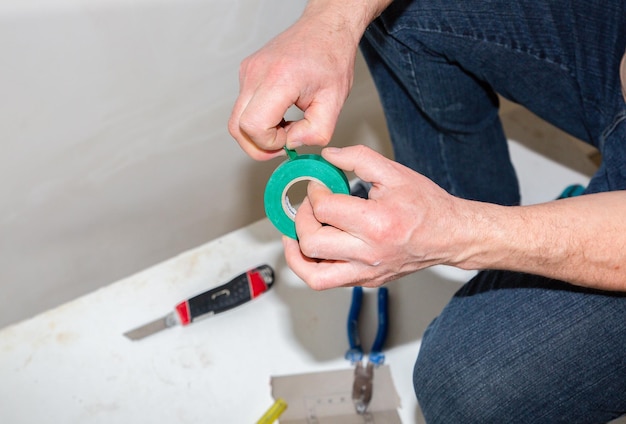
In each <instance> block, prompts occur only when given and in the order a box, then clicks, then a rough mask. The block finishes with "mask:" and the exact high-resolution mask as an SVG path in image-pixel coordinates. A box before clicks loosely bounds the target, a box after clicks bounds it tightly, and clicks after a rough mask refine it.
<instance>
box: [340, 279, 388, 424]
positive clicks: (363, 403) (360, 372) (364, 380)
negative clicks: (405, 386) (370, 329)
mask: <svg viewBox="0 0 626 424" xmlns="http://www.w3.org/2000/svg"><path fill="white" fill-rule="evenodd" d="M388 297H389V293H388V289H387V288H386V287H381V288H379V289H378V330H377V331H376V339H375V340H374V344H373V345H372V349H371V351H370V354H369V360H368V361H367V365H365V366H364V365H363V361H362V360H363V347H362V346H361V339H360V337H359V315H360V313H361V303H362V301H363V287H354V288H353V289H352V303H351V305H350V312H349V314H348V342H349V344H350V349H348V351H347V352H346V359H348V360H350V362H351V363H352V364H353V365H355V369H354V383H353V385H352V402H353V403H354V407H355V409H356V412H357V413H358V414H360V415H362V414H365V413H366V411H367V407H368V406H369V403H370V401H371V400H372V390H373V387H372V383H373V379H374V368H376V367H378V366H379V365H382V364H383V363H384V362H385V355H384V354H383V352H382V350H383V345H384V344H385V340H386V339H387V329H388V327H389V314H388V312H387V299H388Z"/></svg>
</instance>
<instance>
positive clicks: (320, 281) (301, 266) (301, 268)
mask: <svg viewBox="0 0 626 424" xmlns="http://www.w3.org/2000/svg"><path fill="white" fill-rule="evenodd" d="M283 247H284V250H285V259H286V260H287V265H288V266H289V268H291V270H292V271H293V272H294V273H295V274H296V275H297V276H298V277H299V278H300V279H301V280H302V281H304V282H305V283H306V284H307V285H308V286H310V287H311V288H312V289H315V290H327V289H331V288H335V287H341V286H346V285H351V284H354V282H353V281H352V280H351V278H350V277H352V276H354V275H356V273H355V269H354V266H353V265H351V264H349V263H347V262H339V261H318V260H315V259H311V258H308V257H307V256H305V255H304V254H303V253H302V252H301V251H300V245H299V244H298V242H297V241H296V240H293V239H291V238H289V237H283Z"/></svg>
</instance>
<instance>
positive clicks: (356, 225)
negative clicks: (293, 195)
mask: <svg viewBox="0 0 626 424" xmlns="http://www.w3.org/2000/svg"><path fill="white" fill-rule="evenodd" d="M307 201H308V204H309V208H310V210H311V214H312V215H313V216H314V217H315V219H316V220H317V221H319V222H321V223H323V224H328V225H331V226H333V227H335V228H338V229H340V230H342V231H344V232H347V233H349V234H351V235H355V236H358V234H360V233H361V232H362V229H363V228H364V227H370V226H371V225H374V222H372V220H371V214H370V213H369V212H370V211H371V207H372V206H371V201H368V200H366V199H362V198H360V197H356V196H349V195H345V194H334V193H332V192H331V191H330V190H329V189H328V187H326V186H325V185H322V184H319V183H317V182H315V181H311V182H310V183H309V185H308V187H307ZM303 221H304V220H303ZM303 225H304V224H303ZM303 229H304V227H303ZM307 231H308V232H312V229H309V228H307Z"/></svg>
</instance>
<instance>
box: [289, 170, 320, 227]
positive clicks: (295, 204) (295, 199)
mask: <svg viewBox="0 0 626 424" xmlns="http://www.w3.org/2000/svg"><path fill="white" fill-rule="evenodd" d="M309 181H316V182H318V183H320V184H324V183H322V182H321V181H320V180H318V179H317V178H312V177H301V178H297V179H295V180H293V181H291V182H290V183H289V184H288V185H287V187H285V189H284V190H283V210H284V211H285V214H287V216H288V217H289V218H291V219H292V220H293V219H295V218H296V212H297V211H298V208H299V207H300V205H301V204H302V201H303V200H304V198H305V197H306V191H307V187H308V185H309Z"/></svg>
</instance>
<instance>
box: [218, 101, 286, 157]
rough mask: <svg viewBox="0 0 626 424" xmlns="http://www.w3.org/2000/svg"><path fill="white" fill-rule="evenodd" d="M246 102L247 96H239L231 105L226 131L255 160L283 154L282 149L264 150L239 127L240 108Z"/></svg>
mask: <svg viewBox="0 0 626 424" xmlns="http://www.w3.org/2000/svg"><path fill="white" fill-rule="evenodd" d="M247 102H248V100H247V97H245V96H240V97H239V98H238V99H237V101H236V102H235V105H234V107H233V111H232V113H231V115H230V118H229V120H228V131H229V133H230V135H232V136H233V138H234V139H235V140H236V141H237V143H238V144H239V146H240V147H241V149H242V150H243V151H244V152H245V153H246V154H247V155H248V156H250V157H252V158H253V159H255V160H268V159H272V158H274V157H277V156H281V155H283V154H284V152H283V149H282V148H281V149H275V150H266V149H264V148H262V147H261V146H259V145H258V144H256V143H255V142H254V141H253V140H252V139H251V138H250V137H249V136H248V134H246V133H245V132H242V130H241V127H240V119H241V114H242V109H243V108H244V107H245V104H246V103H247Z"/></svg>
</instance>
